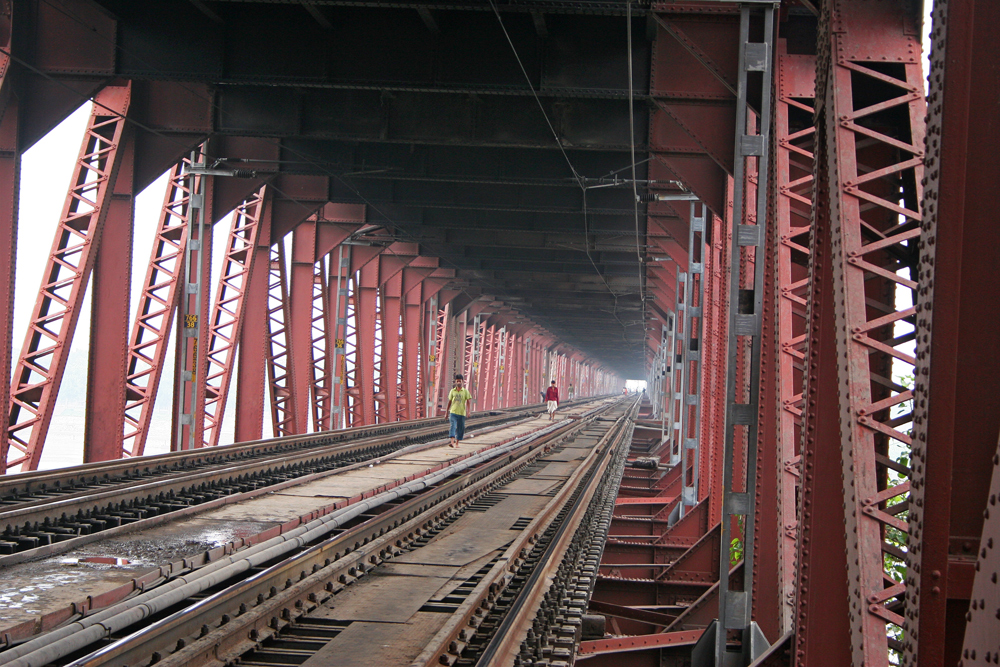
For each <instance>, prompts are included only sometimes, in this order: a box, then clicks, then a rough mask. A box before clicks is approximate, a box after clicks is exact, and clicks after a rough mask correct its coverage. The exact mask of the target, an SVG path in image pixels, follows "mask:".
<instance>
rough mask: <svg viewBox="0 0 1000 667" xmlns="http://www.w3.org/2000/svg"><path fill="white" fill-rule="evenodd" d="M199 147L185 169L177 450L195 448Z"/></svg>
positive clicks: (201, 216)
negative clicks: (186, 199) (190, 349)
mask: <svg viewBox="0 0 1000 667" xmlns="http://www.w3.org/2000/svg"><path fill="white" fill-rule="evenodd" d="M198 159H199V155H198V151H191V168H190V169H189V171H188V178H189V179H191V180H190V185H189V186H188V187H189V192H190V195H189V203H188V221H187V227H188V229H187V236H188V241H187V244H186V245H185V247H184V293H183V294H184V296H183V299H182V303H183V304H184V310H183V312H182V313H181V322H180V324H181V328H180V330H181V340H179V341H177V344H178V345H179V346H181V354H180V355H179V356H180V360H181V364H180V367H179V368H178V369H177V372H178V374H179V376H180V387H181V391H180V397H179V400H178V401H177V413H178V414H177V432H176V433H175V434H174V447H175V448H176V450H177V451H181V450H185V449H194V416H195V414H196V413H197V411H198V409H197V406H196V405H195V403H196V402H197V398H198V392H197V390H196V389H195V382H196V381H197V379H198V347H199V343H200V342H201V341H200V339H201V335H200V334H201V326H200V322H199V318H200V316H201V292H202V289H201V288H202V268H203V265H204V258H203V257H202V248H203V247H204V240H205V239H204V235H205V191H204V188H205V177H204V176H199V175H197V174H195V173H192V172H194V171H197V170H198V169H199V168H201V169H204V167H205V164H204V163H203V162H198ZM192 268H193V269H194V280H191V272H192ZM192 339H193V342H194V351H193V353H192V354H191V356H190V365H188V364H187V363H186V362H187V361H188V354H187V348H188V341H189V340H192ZM185 426H186V427H187V429H188V435H187V438H185V437H184V427H185Z"/></svg>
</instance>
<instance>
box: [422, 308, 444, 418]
mask: <svg viewBox="0 0 1000 667" xmlns="http://www.w3.org/2000/svg"><path fill="white" fill-rule="evenodd" d="M425 303H426V306H425V307H424V321H425V325H426V326H425V328H424V331H425V332H426V333H425V334H424V349H425V350H426V353H425V359H426V366H425V368H426V369H427V372H426V373H425V378H426V379H425V381H424V387H426V389H425V390H424V400H425V407H424V416H425V417H436V416H437V412H438V411H437V386H438V382H439V381H440V378H439V377H438V368H437V343H438V331H437V326H438V296H437V294H434V295H432V296H431V297H430V298H429V299H428V300H427V301H426V302H425Z"/></svg>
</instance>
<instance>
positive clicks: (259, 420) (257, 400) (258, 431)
mask: <svg viewBox="0 0 1000 667" xmlns="http://www.w3.org/2000/svg"><path fill="white" fill-rule="evenodd" d="M269 196H271V197H272V198H273V193H272V194H271V195H269ZM272 201H273V199H272ZM272 201H267V202H265V205H264V207H263V211H262V213H261V215H260V218H259V221H258V225H257V243H256V244H255V245H254V247H253V249H252V252H253V253H254V255H255V257H254V259H253V261H252V262H250V263H249V271H248V275H247V278H246V280H247V284H246V293H245V294H244V295H243V311H244V312H243V327H242V329H241V330H240V334H239V343H238V345H237V351H236V353H237V364H236V365H237V368H238V372H237V376H236V405H235V413H236V414H235V418H236V424H235V430H234V432H233V440H234V441H235V442H249V441H252V440H260V439H261V438H263V437H264V423H263V422H264V394H265V393H266V391H267V385H268V383H267V380H266V376H267V368H266V366H267V364H266V362H265V359H266V358H267V350H268V347H269V345H268V344H269V336H268V335H267V321H268V312H267V287H268V285H267V280H268V274H269V269H270V266H269V264H270V246H271V223H272V220H273V215H272V212H271V209H272V206H271V205H270V204H271V203H272Z"/></svg>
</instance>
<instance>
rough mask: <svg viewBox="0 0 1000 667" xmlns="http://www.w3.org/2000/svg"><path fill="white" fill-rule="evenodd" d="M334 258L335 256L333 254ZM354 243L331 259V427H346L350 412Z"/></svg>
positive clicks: (328, 325) (338, 248) (343, 245)
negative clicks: (348, 363)
mask: <svg viewBox="0 0 1000 667" xmlns="http://www.w3.org/2000/svg"><path fill="white" fill-rule="evenodd" d="M330 259H331V260H333V256H332V255H331V256H330ZM350 272H351V246H350V245H349V244H346V243H341V244H340V245H338V246H337V259H336V262H335V263H333V262H331V266H330V280H329V288H330V290H331V291H332V292H333V309H332V310H331V311H330V319H329V321H328V323H327V330H328V331H329V332H330V336H331V337H332V338H333V362H332V363H333V388H332V391H333V407H332V408H331V411H332V418H331V424H330V428H332V429H341V428H344V427H345V426H346V424H345V417H346V415H347V392H346V388H347V368H346V355H347V342H346V338H347V300H348V298H349V296H350V277H351V276H350Z"/></svg>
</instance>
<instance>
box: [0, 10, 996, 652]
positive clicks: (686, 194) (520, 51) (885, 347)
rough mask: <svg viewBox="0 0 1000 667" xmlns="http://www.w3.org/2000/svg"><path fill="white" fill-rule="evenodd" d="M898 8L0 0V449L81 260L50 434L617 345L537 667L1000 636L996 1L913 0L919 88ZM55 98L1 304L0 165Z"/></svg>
mask: <svg viewBox="0 0 1000 667" xmlns="http://www.w3.org/2000/svg"><path fill="white" fill-rule="evenodd" d="M916 4H917V3H913V2H909V0H823V1H822V2H815V1H814V0H782V1H781V2H777V1H775V2H771V1H769V0H685V1H684V2H644V1H641V0H633V1H631V2H617V1H609V0H574V1H572V2H559V3H552V2H548V1H547V0H517V1H516V2H508V3H493V2H492V1H491V0H469V1H468V2H464V3H441V2H435V1H432V0H412V1H410V0H403V1H401V2H393V3H380V2H362V3H358V2H353V1H351V0H322V1H319V0H317V1H315V2H314V1H312V0H304V1H303V2H300V3H284V2H278V1H277V0H275V1H273V2H272V1H269V0H254V1H250V0H212V2H190V1H189V0H163V1H162V2H159V3H152V4H150V3H134V2H130V1H129V0H78V1H77V2H74V3H60V2H51V1H50V0H23V1H21V2H13V1H12V0H0V112H2V115H0V184H2V186H3V187H2V189H0V193H2V196H0V240H2V241H3V247H4V248H6V250H5V252H4V253H0V263H3V262H6V264H4V268H2V269H0V282H2V284H0V293H5V294H8V295H9V296H8V298H7V299H5V300H4V301H3V302H2V303H3V308H0V317H3V318H6V319H5V321H6V323H7V324H6V326H3V327H0V347H3V348H4V349H6V351H7V352H6V354H3V355H0V366H2V367H3V372H4V373H7V374H8V376H9V377H10V378H11V381H10V385H9V394H8V395H7V397H6V398H5V399H4V400H6V401H7V404H8V408H9V411H8V412H9V414H8V417H9V419H8V425H7V437H6V438H4V439H3V440H2V443H3V444H2V445H0V466H2V470H3V471H4V472H7V471H10V472H21V471H27V470H34V469H36V468H38V466H39V464H40V463H41V462H42V454H43V450H44V446H45V440H46V435H47V434H48V433H49V432H50V431H51V430H52V429H53V424H54V423H55V422H54V421H53V420H54V415H55V414H56V413H57V410H56V404H57V400H58V399H59V395H60V388H61V385H62V384H63V379H64V377H70V376H67V369H68V368H70V369H75V366H74V363H75V362H73V361H71V360H70V359H69V351H70V347H71V344H72V342H73V339H74V334H75V332H76V327H77V324H78V320H79V316H80V313H81V310H82V309H83V307H84V304H85V295H86V294H87V291H88V289H89V290H90V297H91V299H92V314H91V322H90V344H89V346H88V354H87V366H88V368H87V372H86V389H87V404H86V416H87V419H86V426H85V428H84V432H83V434H82V436H81V438H82V440H81V450H82V452H83V457H84V460H85V461H86V462H94V461H100V460H105V459H110V458H123V457H133V456H141V455H142V454H143V453H144V451H145V446H146V442H147V440H148V437H149V434H150V430H151V428H152V424H153V422H154V401H155V399H156V395H157V393H158V389H159V387H160V386H161V384H162V383H163V382H167V383H169V384H170V386H171V388H172V390H173V392H172V393H173V405H172V406H160V408H161V409H162V410H164V411H165V409H166V408H167V407H169V408H171V409H172V413H173V415H174V417H173V424H172V426H173V432H174V433H176V434H178V435H179V436H180V437H179V438H175V442H174V444H173V446H174V447H183V446H188V445H186V444H182V443H194V445H195V446H216V445H220V444H225V442H223V441H224V438H222V436H221V432H220V431H221V424H222V423H223V420H224V419H226V418H227V415H228V414H231V413H227V412H226V410H227V409H228V410H232V411H234V412H235V416H236V420H235V421H236V439H237V440H253V439H258V438H260V437H261V435H263V431H264V425H265V424H266V420H265V419H264V417H265V411H268V410H269V412H270V422H271V424H272V432H271V434H273V435H274V436H284V435H295V434H304V433H308V432H318V431H325V430H329V429H339V428H350V427H353V426H360V425H372V424H386V423H389V422H393V421H397V420H401V419H418V418H425V417H441V416H443V415H442V411H443V409H444V406H445V404H446V403H447V396H448V391H449V389H450V387H451V384H452V377H453V375H454V374H456V373H464V374H465V375H466V376H467V383H468V387H469V389H470V391H471V392H472V394H473V404H472V409H473V411H474V412H475V411H482V410H496V409H503V408H506V407H510V406H514V405H521V404H526V403H527V404H538V403H540V402H541V400H542V396H543V392H544V390H545V388H546V387H547V386H548V385H549V383H550V382H551V381H555V382H556V383H557V386H558V387H559V389H560V393H561V394H562V396H563V398H564V399H565V398H566V397H567V394H568V393H569V387H570V386H572V387H573V393H574V394H575V396H576V397H584V396H594V395H603V394H620V393H621V390H622V387H623V383H624V378H626V377H630V378H638V377H643V376H645V377H646V379H647V381H648V383H649V401H648V402H647V403H644V407H643V409H642V411H641V412H640V416H639V419H638V421H637V423H636V427H635V432H634V439H633V449H632V452H631V455H630V458H631V459H632V460H633V462H635V464H636V465H635V466H633V467H629V468H627V469H626V472H625V474H624V477H623V480H622V485H621V488H620V489H619V494H618V498H617V500H616V505H615V507H616V509H615V513H614V515H613V517H612V520H611V522H610V526H609V537H608V540H607V543H606V545H605V548H604V552H603V555H602V560H601V562H600V565H599V567H598V569H597V572H596V574H595V576H594V578H593V584H594V586H593V595H592V599H591V601H590V607H589V611H588V613H591V614H600V615H603V616H604V617H605V618H606V619H607V626H606V631H607V633H606V634H607V636H606V637H604V638H600V639H597V638H595V639H586V640H584V641H582V642H581V643H580V644H579V647H578V648H579V652H578V654H577V656H576V660H577V662H579V663H580V664H586V665H588V667H592V666H593V665H602V664H613V665H615V666H616V667H622V665H629V666H632V665H635V666H645V665H650V666H651V667H653V666H655V667H664V666H676V667H681V666H682V665H688V664H691V665H693V666H694V667H701V666H702V665H709V664H716V665H720V666H721V665H723V664H730V663H732V664H735V663H739V664H741V665H744V666H745V665H750V664H751V663H753V664H754V665H761V666H762V665H808V666H810V667H812V666H814V665H818V666H825V665H831V666H832V665H837V666H839V665H847V664H852V665H856V666H858V667H861V666H862V665H865V666H868V667H874V666H880V665H885V666H888V665H891V664H907V665H913V666H917V665H921V666H923V665H931V666H934V667H937V666H939V665H940V666H942V667H943V666H944V665H954V664H969V665H971V664H991V663H992V664H998V663H1000V648H998V646H997V645H996V639H995V638H996V636H997V634H998V632H1000V622H998V621H997V618H996V613H995V612H996V609H997V608H998V607H1000V590H998V589H997V583H996V581H995V578H996V573H997V572H1000V560H998V556H997V554H996V552H995V546H994V542H995V541H996V540H997V539H1000V537H998V532H997V525H996V522H997V519H996V516H995V514H996V512H995V511H993V500H994V498H993V497H994V496H995V495H996V494H997V493H1000V491H998V488H1000V481H998V480H1000V472H998V471H1000V468H998V464H997V461H998V460H1000V459H997V458H996V457H997V456H998V454H1000V451H998V437H1000V338H998V335H1000V334H998V332H1000V321H998V320H997V313H998V312H1000V296H998V291H997V290H996V289H995V286H994V283H995V268H996V264H997V253H996V249H997V248H998V247H1000V226H998V225H996V220H995V218H996V215H995V211H996V210H997V208H998V207H1000V195H998V190H997V187H996V183H997V182H998V181H1000V167H998V165H1000V162H998V161H997V160H996V157H995V154H996V151H997V149H998V148H1000V125H998V123H997V121H996V119H997V118H1000V114H998V110H997V104H996V100H997V99H1000V77H998V76H997V73H996V67H995V63H996V62H1000V54H998V53H997V50H998V48H1000V46H998V44H1000V43H998V42H997V40H996V39H995V38H994V37H993V36H992V34H991V33H992V28H993V26H995V25H997V24H1000V3H997V2H995V1H994V0H936V1H935V3H934V5H935V10H934V11H935V13H934V16H933V19H932V38H933V47H932V51H931V69H930V72H929V74H930V91H929V96H927V97H926V98H925V93H924V85H923V84H924V72H923V71H922V64H921V63H922V60H921V55H922V54H921V44H920V39H919V33H920V30H919V28H920V23H921V19H920V17H919V14H918V13H917V11H916V8H915V5H916ZM303 8H305V9H307V10H308V12H306V11H305V10H304V9H303ZM254 30H260V31H263V30H266V31H267V34H268V36H269V38H268V40H266V41H263V42H260V43H256V44H255V45H254V48H252V49H250V48H247V46H246V44H247V35H248V34H253V32H252V31H254ZM182 33H183V34H197V35H198V36H199V37H198V39H194V40H187V41H186V42H184V47H183V49H181V48H180V47H179V46H178V41H177V39H176V35H178V34H182ZM87 99H92V101H93V106H92V112H91V114H90V117H89V120H88V124H87V128H86V130H85V133H84V137H83V141H82V146H81V149H80V151H79V153H78V155H77V159H76V162H75V164H74V170H73V175H72V180H71V182H70V184H69V187H68V189H67V192H66V198H65V201H64V205H63V209H62V213H61V216H60V219H59V220H58V222H57V225H56V227H55V233H54V240H53V243H52V245H51V249H50V251H49V254H48V258H47V261H46V262H45V267H44V274H43V278H42V284H41V286H40V287H39V289H38V291H37V298H36V299H35V301H34V306H33V308H32V310H31V314H30V318H29V321H28V323H27V326H26V329H25V330H24V331H13V299H14V291H15V290H14V285H15V276H16V271H15V258H16V253H15V251H14V249H15V248H16V241H17V239H18V232H17V227H18V212H17V208H18V206H17V201H18V182H19V173H20V157H21V155H22V154H23V153H24V151H26V150H27V149H28V148H29V147H30V146H31V145H32V144H34V143H35V142H36V141H37V140H38V139H39V138H41V137H42V136H44V135H45V134H46V133H47V132H48V131H49V130H51V129H52V128H53V127H54V126H55V125H56V124H58V123H59V122H60V121H61V120H62V119H63V118H65V117H66V116H67V115H68V114H69V113H70V112H71V111H72V110H73V109H74V108H76V107H78V106H79V105H80V104H81V103H82V102H83V101H85V100H87ZM734 138H735V141H734ZM192 169H194V170H195V171H196V172H198V173H197V174H192V173H191V170H192ZM164 172H169V178H168V185H167V191H166V193H165V196H164V199H163V206H162V209H161V212H160V216H159V220H158V221H156V222H155V224H156V233H155V239H154V245H153V248H152V251H151V253H150V254H149V255H148V260H147V261H146V265H145V269H146V270H145V277H144V279H143V282H142V284H141V285H138V286H136V291H137V293H138V305H137V308H136V310H135V312H134V313H132V312H130V310H129V303H130V297H131V288H132V286H131V284H130V275H129V270H128V269H129V267H130V266H131V263H132V257H133V249H132V233H133V227H134V226H135V225H138V224H145V221H141V220H134V219H133V218H134V217H135V214H134V202H135V196H136V194H137V193H139V192H141V191H142V190H143V189H144V188H145V187H146V186H148V185H149V184H150V183H151V182H153V181H154V180H155V179H156V178H157V177H158V176H160V175H161V174H163V173H164ZM230 215H232V224H231V228H230V230H229V233H228V236H225V237H223V236H222V234H221V233H214V231H213V226H214V225H215V223H217V222H219V221H221V220H223V219H227V218H228V216H230ZM192 221H193V222H195V223H197V226H198V228H200V229H201V232H200V234H199V235H198V236H196V237H193V238H189V236H190V235H191V232H190V230H189V223H191V222H192ZM222 238H225V246H224V247H223V248H220V250H221V251H222V254H224V255H225V257H224V261H223V264H222V266H223V269H222V271H221V273H220V274H219V275H218V276H215V277H214V279H210V278H213V277H212V276H211V275H210V273H211V266H212V265H211V261H210V258H211V254H212V246H213V242H215V243H217V244H219V245H221V241H222ZM22 242H23V239H22ZM185 256H190V257H191V258H192V260H191V261H188V262H186V261H185V259H184V258H185ZM144 259H145V258H144ZM198 276H203V277H204V278H205V279H204V280H198ZM213 294H214V299H213V298H211V297H212V296H213ZM130 325H131V327H130ZM15 335H16V336H22V335H23V338H22V340H23V341H24V343H23V345H22V348H21V350H20V353H19V355H18V356H16V357H15V356H13V354H12V352H13V349H12V343H11V337H12V336H15ZM171 336H174V337H175V338H174V341H173V343H174V345H175V348H176V359H175V362H176V366H177V368H178V369H179V371H180V372H179V373H178V374H177V377H174V378H165V377H164V375H163V369H164V366H165V365H166V363H165V362H166V353H167V349H168V346H169V345H170V343H171ZM196 340H197V341H199V343H198V344H197V345H196V344H195V342H194V341H196ZM72 372H75V371H72ZM234 383H235V385H236V389H235V391H236V400H235V401H231V400H228V399H229V395H230V394H231V393H232V385H233V384H234ZM66 393H67V392H66V391H65V390H64V391H63V394H64V397H65V395H66ZM265 403H268V404H269V406H265ZM227 404H229V407H228V408H227ZM640 458H642V459H644V460H643V461H642V462H641V463H640V462H639V461H638V459H640ZM640 466H644V467H640ZM706 629H707V631H706Z"/></svg>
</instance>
